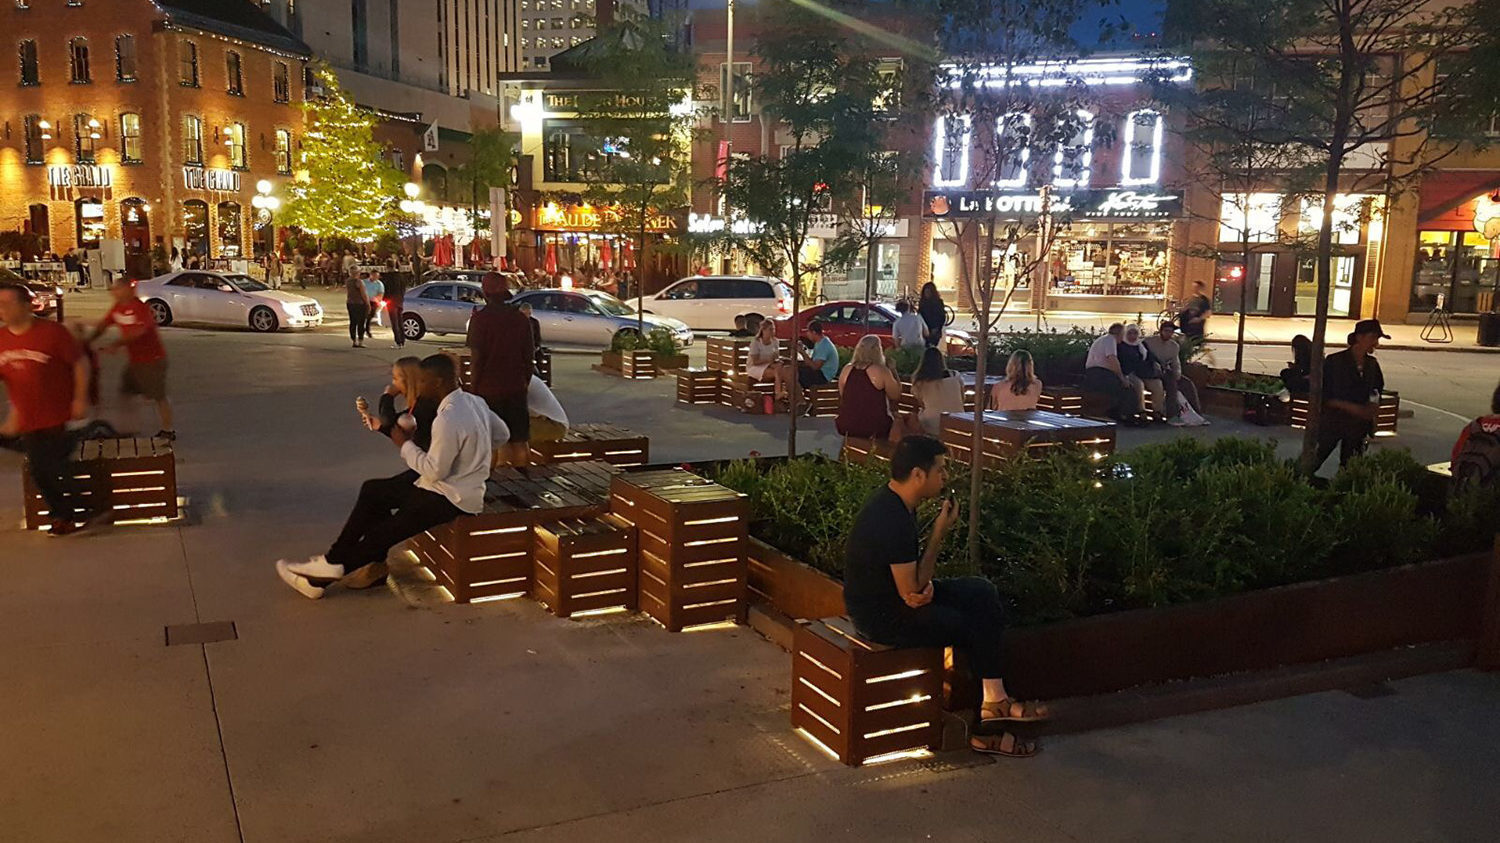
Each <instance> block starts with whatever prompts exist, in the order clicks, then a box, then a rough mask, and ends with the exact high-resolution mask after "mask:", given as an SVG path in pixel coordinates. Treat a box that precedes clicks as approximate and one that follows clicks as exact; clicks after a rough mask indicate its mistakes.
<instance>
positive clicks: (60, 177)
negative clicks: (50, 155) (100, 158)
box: [47, 164, 114, 187]
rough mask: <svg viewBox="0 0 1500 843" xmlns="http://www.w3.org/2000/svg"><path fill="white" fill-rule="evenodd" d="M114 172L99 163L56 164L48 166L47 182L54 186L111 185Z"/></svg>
mask: <svg viewBox="0 0 1500 843" xmlns="http://www.w3.org/2000/svg"><path fill="white" fill-rule="evenodd" d="M113 180H114V173H113V171H112V170H110V168H108V167H101V166H99V165H97V164H56V165H53V166H51V167H48V168H47V184H50V185H52V186H53V187H109V186H110V185H111V184H112V183H113Z"/></svg>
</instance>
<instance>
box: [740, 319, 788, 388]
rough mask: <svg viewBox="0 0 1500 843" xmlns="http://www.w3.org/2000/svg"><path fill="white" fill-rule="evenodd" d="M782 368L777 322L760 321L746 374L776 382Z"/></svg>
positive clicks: (751, 346) (751, 344)
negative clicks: (777, 374)
mask: <svg viewBox="0 0 1500 843" xmlns="http://www.w3.org/2000/svg"><path fill="white" fill-rule="evenodd" d="M780 368H781V343H780V342H779V341H778V340H777V339H776V323H775V322H772V321H771V320H769V319H767V320H766V321H764V322H762V323H760V327H759V328H758V329H757V330H756V332H755V339H754V340H752V341H751V342H750V358H749V360H748V362H747V365H746V366H745V374H747V375H749V376H750V377H751V378H753V379H755V380H757V381H773V382H774V381H776V370H778V369H780ZM777 397H778V398H779V397H780V396H777Z"/></svg>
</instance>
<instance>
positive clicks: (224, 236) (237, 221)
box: [218, 202, 245, 258]
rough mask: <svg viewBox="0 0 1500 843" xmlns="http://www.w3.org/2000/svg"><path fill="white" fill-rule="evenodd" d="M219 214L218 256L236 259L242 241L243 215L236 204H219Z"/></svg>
mask: <svg viewBox="0 0 1500 843" xmlns="http://www.w3.org/2000/svg"><path fill="white" fill-rule="evenodd" d="M218 212H219V256H220V257H225V258H237V257H239V256H240V255H241V254H242V252H241V246H242V244H243V241H244V227H245V219H244V214H242V213H241V212H240V205H239V203H238V202H220V203H219V207H218Z"/></svg>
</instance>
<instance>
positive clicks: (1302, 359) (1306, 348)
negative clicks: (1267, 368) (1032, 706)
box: [1281, 334, 1312, 395]
mask: <svg viewBox="0 0 1500 843" xmlns="http://www.w3.org/2000/svg"><path fill="white" fill-rule="evenodd" d="M1311 377H1312V340H1310V339H1308V338H1307V335H1306V334H1298V335H1297V336H1295V337H1292V359H1291V360H1290V361H1288V362H1287V364H1286V368H1285V369H1282V370H1281V384H1282V386H1285V387H1286V391H1287V392H1290V393H1291V394H1293V395H1306V394H1307V391H1308V390H1309V389H1311V388H1312V387H1311V384H1310V378H1311Z"/></svg>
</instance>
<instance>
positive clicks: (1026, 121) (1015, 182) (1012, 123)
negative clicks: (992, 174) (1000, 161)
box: [994, 111, 1031, 187]
mask: <svg viewBox="0 0 1500 843" xmlns="http://www.w3.org/2000/svg"><path fill="white" fill-rule="evenodd" d="M1021 126H1024V127H1025V128H1026V133H1025V138H1026V145H1024V146H1022V147H1021V151H1020V152H1019V153H1018V154H1017V156H1016V162H1015V163H1016V172H1015V174H1014V175H1012V176H1011V177H1010V178H1003V177H999V176H997V177H996V178H995V181H994V184H995V186H996V187H1025V186H1026V178H1027V172H1026V171H1027V167H1028V165H1029V164H1030V163H1031V144H1030V138H1031V115H1030V114H1027V113H1025V112H1023V111H1017V112H1012V113H1010V114H1007V115H1005V116H1004V117H1001V118H999V119H998V120H996V121H995V132H996V134H998V135H1000V136H1001V137H1003V136H1004V135H1005V130H1006V129H1010V131H1011V132H1012V133H1015V131H1016V129H1017V128H1019V127H1021ZM997 169H1001V170H1003V169H1004V168H1003V167H1000V168H997Z"/></svg>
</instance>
